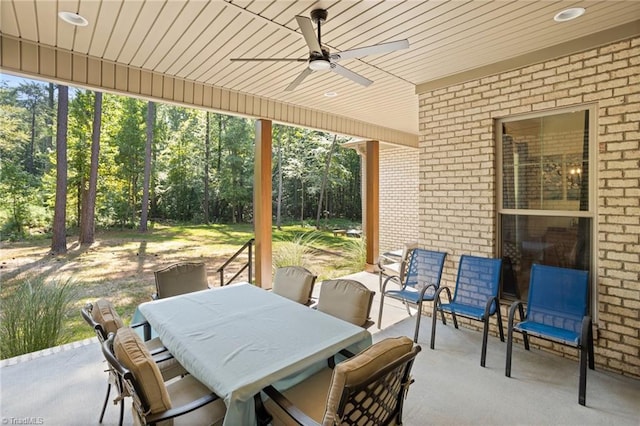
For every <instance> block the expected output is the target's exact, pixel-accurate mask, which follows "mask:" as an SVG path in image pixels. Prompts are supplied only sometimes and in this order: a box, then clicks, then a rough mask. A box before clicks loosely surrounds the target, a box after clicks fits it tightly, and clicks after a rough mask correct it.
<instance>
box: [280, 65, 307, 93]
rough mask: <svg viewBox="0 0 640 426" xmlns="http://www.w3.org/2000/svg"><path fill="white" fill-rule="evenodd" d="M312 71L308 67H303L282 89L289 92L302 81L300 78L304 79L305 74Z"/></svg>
mask: <svg viewBox="0 0 640 426" xmlns="http://www.w3.org/2000/svg"><path fill="white" fill-rule="evenodd" d="M312 72H313V71H311V70H310V69H309V68H305V69H304V70H303V71H302V72H301V73H300V74H298V76H297V77H296V79H295V80H293V81H292V82H291V83H290V84H289V85H288V86H287V87H286V88H285V89H284V90H285V91H286V92H290V91H292V90H294V89H295V88H296V87H298V85H299V84H300V83H302V80H304V79H305V78H307V76H308V75H309V74H311V73H312Z"/></svg>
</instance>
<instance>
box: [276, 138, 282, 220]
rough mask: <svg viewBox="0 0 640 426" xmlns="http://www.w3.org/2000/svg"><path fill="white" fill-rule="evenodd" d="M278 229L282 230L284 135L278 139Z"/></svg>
mask: <svg viewBox="0 0 640 426" xmlns="http://www.w3.org/2000/svg"><path fill="white" fill-rule="evenodd" d="M279 133H281V132H279ZM276 227H277V228H278V230H281V229H282V135H280V137H279V138H278V196H277V198H276Z"/></svg>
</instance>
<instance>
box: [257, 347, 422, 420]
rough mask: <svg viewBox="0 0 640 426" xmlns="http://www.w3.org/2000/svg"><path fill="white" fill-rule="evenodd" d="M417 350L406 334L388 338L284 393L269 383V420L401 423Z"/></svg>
mask: <svg viewBox="0 0 640 426" xmlns="http://www.w3.org/2000/svg"><path fill="white" fill-rule="evenodd" d="M418 352H420V346H418V345H415V346H414V345H413V342H412V341H411V339H409V338H408V337H406V336H401V337H396V338H389V339H385V340H382V341H380V342H378V343H376V344H374V345H372V346H370V347H369V348H368V349H365V350H364V351H362V352H360V353H359V354H358V355H356V356H354V357H353V358H350V359H348V360H346V361H343V362H341V363H339V364H337V365H336V366H335V368H334V369H333V370H332V369H330V368H325V369H323V370H322V371H320V372H319V373H316V374H315V375H313V376H311V377H310V378H308V379H307V380H305V381H303V382H301V383H299V384H298V385H296V386H294V387H292V388H290V389H288V390H286V391H284V392H282V393H281V392H279V391H278V390H277V389H276V388H275V387H273V386H267V387H266V388H265V389H264V392H265V393H266V394H267V395H268V396H269V398H270V399H269V400H268V401H266V402H265V406H266V408H267V410H268V411H269V412H270V413H271V414H272V415H273V420H272V424H273V425H274V426H279V425H318V424H322V425H389V424H397V425H400V424H402V409H403V403H404V400H405V398H406V394H407V392H408V390H409V386H410V385H411V384H412V383H413V380H412V379H411V376H410V373H411V367H412V366H413V361H414V360H415V357H416V355H417V354H418Z"/></svg>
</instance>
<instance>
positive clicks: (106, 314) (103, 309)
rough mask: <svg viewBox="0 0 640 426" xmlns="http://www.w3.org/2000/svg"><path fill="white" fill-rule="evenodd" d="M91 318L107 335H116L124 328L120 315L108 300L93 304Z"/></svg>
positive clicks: (99, 300)
mask: <svg viewBox="0 0 640 426" xmlns="http://www.w3.org/2000/svg"><path fill="white" fill-rule="evenodd" d="M91 316H92V317H93V320H94V321H95V322H97V323H98V324H100V325H101V326H102V328H103V329H104V331H105V332H106V333H107V334H109V333H115V332H116V331H118V329H119V328H120V327H122V326H124V324H123V322H122V319H121V318H120V315H118V313H117V312H116V310H115V308H114V307H113V305H112V304H111V302H109V301H108V300H107V299H98V300H97V301H96V302H95V303H94V304H93V309H92V310H91Z"/></svg>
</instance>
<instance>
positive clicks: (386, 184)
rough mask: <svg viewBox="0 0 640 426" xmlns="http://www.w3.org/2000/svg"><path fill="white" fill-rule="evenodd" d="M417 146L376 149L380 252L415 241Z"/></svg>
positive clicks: (416, 224) (416, 220) (417, 222)
mask: <svg viewBox="0 0 640 426" xmlns="http://www.w3.org/2000/svg"><path fill="white" fill-rule="evenodd" d="M418 168H419V161H418V150H417V149H415V148H404V147H403V148H384V149H381V150H380V180H379V182H380V212H379V213H380V226H379V229H380V252H381V253H384V252H385V251H390V250H394V249H398V248H402V245H403V244H404V243H408V242H413V241H418V238H419V235H418V231H417V230H418V224H419V221H418V202H417V200H418Z"/></svg>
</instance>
